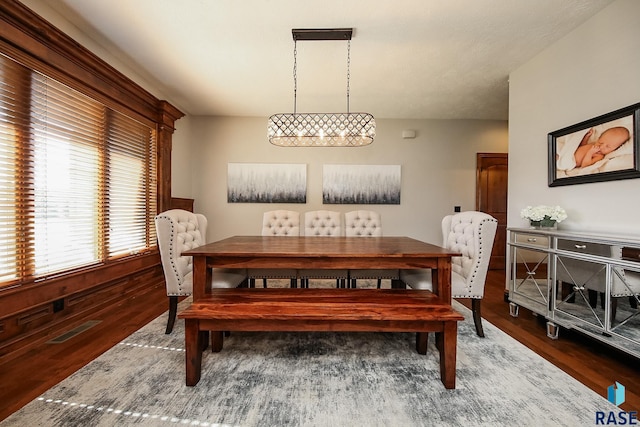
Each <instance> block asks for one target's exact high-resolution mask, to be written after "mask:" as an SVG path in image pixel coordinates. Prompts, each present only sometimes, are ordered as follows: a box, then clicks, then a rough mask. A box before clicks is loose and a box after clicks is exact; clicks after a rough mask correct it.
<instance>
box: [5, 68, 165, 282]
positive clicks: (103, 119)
mask: <svg viewBox="0 0 640 427" xmlns="http://www.w3.org/2000/svg"><path fill="white" fill-rule="evenodd" d="M0 85H1V86H0V286H2V285H3V284H5V285H6V284H8V283H11V282H15V281H18V282H19V281H24V280H28V279H30V278H34V277H35V278H38V277H44V276H47V275H50V274H61V273H62V272H65V271H67V270H72V269H76V268H78V267H84V266H89V265H93V264H97V263H102V262H106V261H108V260H109V259H111V258H114V257H119V256H122V255H128V254H133V253H138V252H141V251H145V250H147V249H148V248H149V247H151V246H154V245H155V234H154V233H155V229H154V227H153V226H152V221H153V217H154V216H155V214H156V187H157V181H156V179H157V178H156V167H155V164H156V146H155V131H154V129H153V128H150V127H149V126H147V125H144V124H142V123H139V122H137V121H135V120H133V119H132V118H130V117H127V116H125V115H124V114H122V113H120V112H116V111H114V110H111V109H109V108H107V107H106V106H104V105H102V104H101V103H99V102H97V101H96V100H93V99H91V98H89V97H88V96H86V95H84V94H82V93H80V92H77V91H75V90H73V89H71V88H69V87H67V86H65V85H63V84H61V83H59V82H57V81H55V80H52V79H50V78H48V77H46V76H44V75H42V74H39V73H37V72H35V71H33V70H30V69H28V68H25V67H23V66H22V65H19V64H17V63H15V62H14V61H13V60H11V59H9V58H6V57H4V56H0Z"/></svg>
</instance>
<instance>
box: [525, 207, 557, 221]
mask: <svg viewBox="0 0 640 427" xmlns="http://www.w3.org/2000/svg"><path fill="white" fill-rule="evenodd" d="M520 216H521V217H522V218H525V219H528V220H529V221H536V222H537V221H543V220H551V221H555V222H557V223H560V222H562V221H564V220H565V219H567V213H566V212H565V211H564V209H562V208H561V207H560V206H544V205H539V206H536V207H531V206H527V207H526V208H524V209H522V210H521V211H520Z"/></svg>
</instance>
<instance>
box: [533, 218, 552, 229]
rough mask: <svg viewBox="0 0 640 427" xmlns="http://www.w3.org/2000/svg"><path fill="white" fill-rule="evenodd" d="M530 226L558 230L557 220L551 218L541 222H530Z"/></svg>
mask: <svg viewBox="0 0 640 427" xmlns="http://www.w3.org/2000/svg"><path fill="white" fill-rule="evenodd" d="M529 224H530V225H531V227H532V228H558V223H557V222H556V220H555V219H551V218H549V217H544V218H543V219H541V220H540V221H533V220H529Z"/></svg>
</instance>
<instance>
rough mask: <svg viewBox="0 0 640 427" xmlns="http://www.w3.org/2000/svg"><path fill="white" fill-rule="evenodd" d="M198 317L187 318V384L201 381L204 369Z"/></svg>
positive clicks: (185, 335)
mask: <svg viewBox="0 0 640 427" xmlns="http://www.w3.org/2000/svg"><path fill="white" fill-rule="evenodd" d="M199 323H200V322H199V320H198V319H185V331H184V341H185V364H186V377H187V385H188V386H194V385H196V384H198V381H200V370H201V369H202V343H201V342H200V341H201V337H202V335H201V334H200V331H199V329H200V325H199Z"/></svg>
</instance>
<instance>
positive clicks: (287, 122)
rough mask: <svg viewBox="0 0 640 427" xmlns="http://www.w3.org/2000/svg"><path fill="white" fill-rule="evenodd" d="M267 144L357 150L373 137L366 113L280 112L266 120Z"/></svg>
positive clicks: (373, 125) (373, 126) (373, 123)
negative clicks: (351, 148) (354, 148)
mask: <svg viewBox="0 0 640 427" xmlns="http://www.w3.org/2000/svg"><path fill="white" fill-rule="evenodd" d="M267 136H268V137H269V142H270V143H272V144H273V145H277V146H280V147H361V146H363V145H369V144H371V143H372V142H373V139H374V138H375V136H376V121H375V119H374V118H373V116H372V115H371V114H369V113H294V114H291V113H284V114H274V115H273V116H271V117H269V124H268V130H267Z"/></svg>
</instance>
